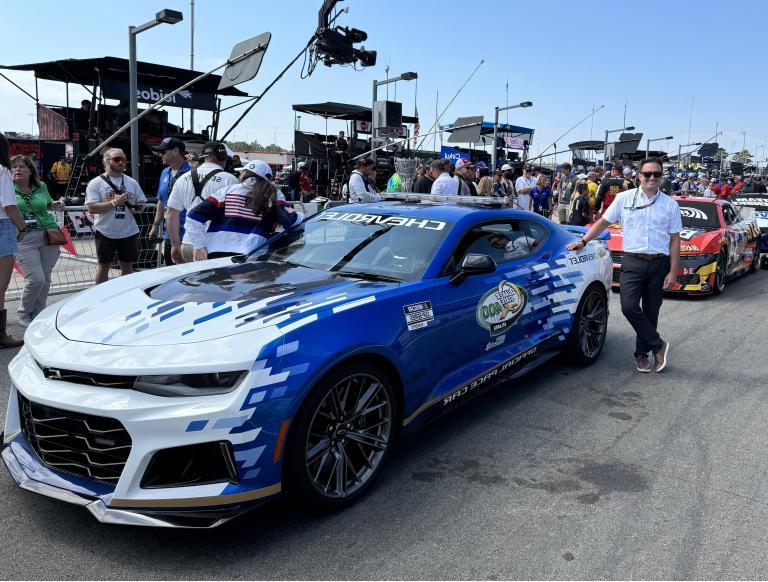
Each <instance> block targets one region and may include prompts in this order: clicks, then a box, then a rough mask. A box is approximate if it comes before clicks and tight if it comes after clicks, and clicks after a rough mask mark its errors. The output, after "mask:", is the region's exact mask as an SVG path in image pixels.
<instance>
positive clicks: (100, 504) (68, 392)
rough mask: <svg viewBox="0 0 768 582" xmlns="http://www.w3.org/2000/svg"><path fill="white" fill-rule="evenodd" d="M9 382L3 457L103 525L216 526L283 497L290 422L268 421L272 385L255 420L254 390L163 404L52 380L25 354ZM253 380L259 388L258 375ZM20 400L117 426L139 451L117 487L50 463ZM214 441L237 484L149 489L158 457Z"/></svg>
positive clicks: (18, 474) (22, 475) (24, 478)
mask: <svg viewBox="0 0 768 582" xmlns="http://www.w3.org/2000/svg"><path fill="white" fill-rule="evenodd" d="M262 372H266V370H263V371H262ZM9 373H10V377H11V380H12V382H11V386H10V391H9V392H10V394H9V402H8V411H7V417H6V423H5V440H4V441H3V451H2V457H3V461H4V462H5V464H6V466H7V467H8V470H9V471H10V473H11V474H12V475H13V477H14V479H15V480H16V482H17V483H18V484H19V486H21V487H22V488H24V489H27V490H29V491H33V492H36V493H40V494H42V495H46V496H48V497H53V498H56V499H60V500H62V501H66V502H69V503H73V504H76V505H81V506H85V507H86V508H87V509H88V510H89V511H90V512H91V513H92V514H93V515H94V516H95V517H96V518H97V519H98V520H99V521H102V522H105V523H121V524H131V525H147V526H165V527H215V526H217V525H220V524H221V523H224V522H225V521H227V520H228V519H231V518H232V517H234V516H236V515H238V514H241V513H244V512H246V511H248V510H250V509H252V508H254V507H256V506H258V505H260V504H262V503H263V502H265V501H267V500H268V499H269V498H271V497H274V496H275V495H277V494H279V493H280V491H281V483H280V473H281V463H280V461H279V458H278V457H276V456H275V455H274V451H275V447H276V437H277V434H278V432H279V429H280V426H281V423H282V422H283V421H284V418H283V417H281V416H275V415H274V414H272V413H271V412H270V410H271V409H270V405H271V402H270V396H271V391H270V390H271V386H269V387H265V388H266V389H267V390H268V392H267V393H266V394H264V395H261V394H260V393H258V392H256V394H257V395H258V400H259V406H260V408H259V411H258V412H259V414H258V415H257V414H256V410H255V409H256V406H255V405H253V404H249V403H248V402H250V399H252V398H251V397H249V396H248V394H251V392H253V389H252V388H251V390H245V392H243V391H240V390H236V391H235V392H232V393H229V394H224V395H221V396H213V397H196V398H163V397H158V396H152V395H148V394H143V393H139V392H135V391H132V390H123V389H109V388H100V387H94V386H85V385H81V384H73V383H69V382H64V381H56V380H49V379H46V378H45V376H44V375H43V373H42V371H41V370H40V368H39V367H38V366H37V365H36V363H35V361H34V359H33V357H32V355H31V354H30V353H29V351H28V350H27V349H22V350H21V351H20V352H19V354H18V355H17V357H16V358H14V360H13V362H11V365H10V366H9ZM250 378H251V382H250V383H249V384H248V386H249V387H252V386H254V384H257V382H256V381H255V380H254V378H257V376H250ZM246 393H247V394H246ZM19 395H21V396H22V397H23V399H27V400H29V401H32V402H35V403H39V404H42V405H45V406H50V407H56V408H58V409H61V410H62V411H71V412H73V413H78V414H84V415H95V416H108V417H111V418H114V419H116V420H118V421H119V422H120V423H121V424H122V425H123V426H124V428H125V430H126V431H127V432H128V433H129V434H130V436H131V439H132V441H133V442H132V445H131V450H130V453H129V455H128V459H127V462H125V466H124V468H123V469H122V473H121V474H120V476H119V479H118V480H117V482H116V483H115V484H113V485H110V484H109V483H104V482H102V481H97V480H92V479H88V478H87V476H83V475H73V474H71V473H68V472H65V471H64V470H61V469H60V468H57V467H53V466H50V465H48V464H46V462H45V461H43V460H42V459H41V457H40V456H39V454H38V452H37V451H36V450H35V448H34V447H33V446H32V443H30V442H28V441H27V438H26V436H25V434H26V433H25V432H24V431H23V430H22V418H21V414H20V405H19V401H20V399H19ZM251 396H253V395H251ZM257 419H258V420H257ZM25 430H28V429H25ZM211 441H229V442H230V443H231V444H232V446H233V448H234V462H235V464H236V472H237V475H238V480H237V482H236V483H234V482H224V481H217V482H213V483H202V484H192V485H182V484H179V485H176V484H174V485H172V486H165V487H154V488H145V487H144V486H142V482H141V479H142V476H144V475H145V474H146V471H147V470H148V469H147V467H148V466H149V464H150V461H151V459H152V458H153V456H154V455H155V454H156V453H157V452H158V451H164V450H168V449H172V448H174V447H179V446H185V445H196V444H199V443H206V442H211ZM262 453H263V454H262Z"/></svg>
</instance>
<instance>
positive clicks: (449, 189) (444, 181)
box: [430, 172, 459, 196]
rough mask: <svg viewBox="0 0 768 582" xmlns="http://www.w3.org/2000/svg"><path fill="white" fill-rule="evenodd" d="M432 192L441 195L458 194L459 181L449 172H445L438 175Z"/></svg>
mask: <svg viewBox="0 0 768 582" xmlns="http://www.w3.org/2000/svg"><path fill="white" fill-rule="evenodd" d="M430 193H431V194H435V195H439V196H458V195H459V183H458V182H457V181H456V180H454V179H453V178H451V175H450V174H449V173H448V172H443V173H442V174H440V175H439V176H438V177H437V180H435V181H434V182H432V190H431V191H430Z"/></svg>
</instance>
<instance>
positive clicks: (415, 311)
mask: <svg viewBox="0 0 768 582" xmlns="http://www.w3.org/2000/svg"><path fill="white" fill-rule="evenodd" d="M403 311H404V312H405V323H406V324H408V331H414V330H416V329H421V328H422V327H427V325H428V324H429V322H430V321H434V319H435V313H434V311H432V302H431V301H422V302H421V303H412V304H411V305H403Z"/></svg>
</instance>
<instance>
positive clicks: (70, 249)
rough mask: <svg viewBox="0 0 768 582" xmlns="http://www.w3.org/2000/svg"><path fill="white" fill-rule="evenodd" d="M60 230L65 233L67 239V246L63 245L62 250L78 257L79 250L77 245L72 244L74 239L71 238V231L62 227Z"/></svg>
mask: <svg viewBox="0 0 768 582" xmlns="http://www.w3.org/2000/svg"><path fill="white" fill-rule="evenodd" d="M59 230H61V232H63V233H64V237H65V238H66V239H67V244H63V245H61V248H62V249H64V250H65V251H67V252H68V253H69V254H70V255H75V256H77V249H76V248H75V243H73V242H72V238H71V237H70V236H69V229H68V228H65V227H63V226H62V227H61V228H60V229H59Z"/></svg>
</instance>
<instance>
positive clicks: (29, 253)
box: [16, 229, 61, 318]
mask: <svg viewBox="0 0 768 582" xmlns="http://www.w3.org/2000/svg"><path fill="white" fill-rule="evenodd" d="M60 252H61V251H60V248H59V246H58V245H47V244H45V231H43V230H40V229H33V230H30V231H27V232H26V233H24V238H22V239H21V241H19V250H18V251H17V252H16V262H17V263H18V264H19V268H21V272H22V273H24V291H23V292H22V295H21V302H19V308H18V310H17V311H18V314H19V315H20V316H21V315H26V316H27V317H30V318H34V317H35V316H36V315H37V314H38V313H40V312H41V311H42V310H43V309H45V304H46V301H47V299H48V290H49V289H50V287H51V271H53V266H54V265H55V264H56V261H58V260H59V254H60Z"/></svg>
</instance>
